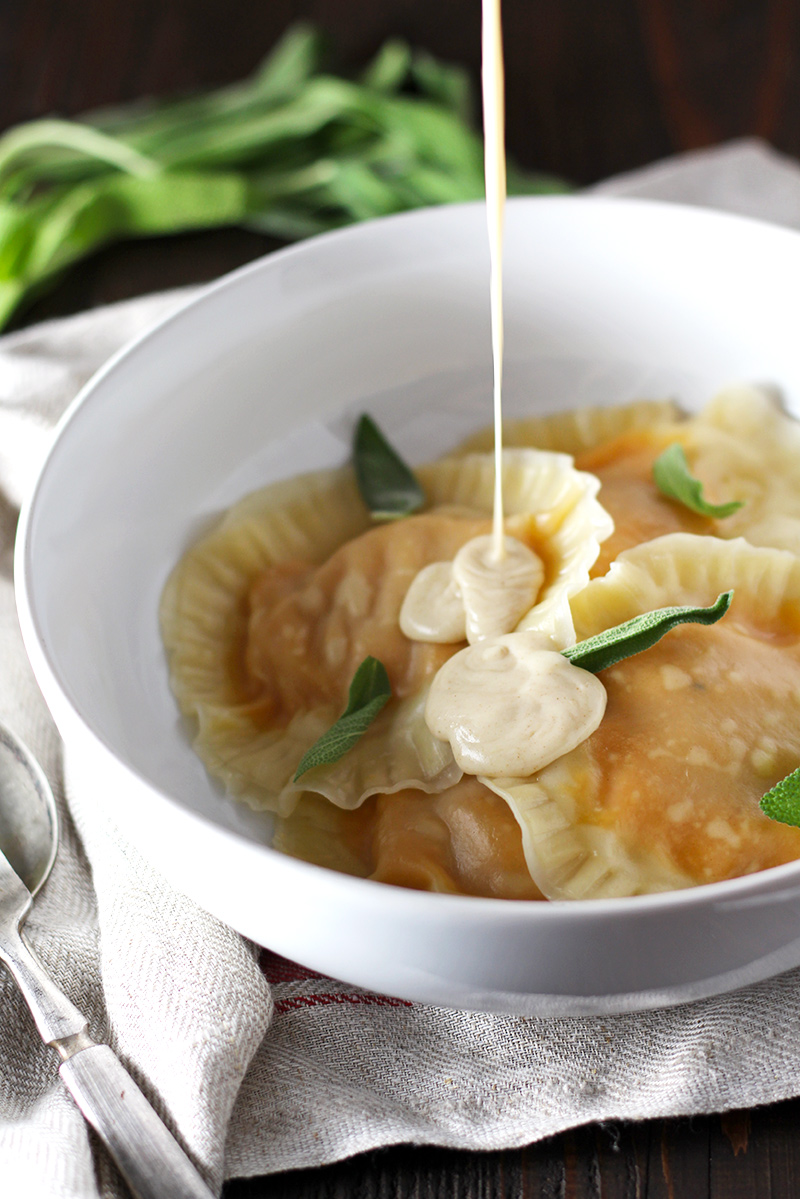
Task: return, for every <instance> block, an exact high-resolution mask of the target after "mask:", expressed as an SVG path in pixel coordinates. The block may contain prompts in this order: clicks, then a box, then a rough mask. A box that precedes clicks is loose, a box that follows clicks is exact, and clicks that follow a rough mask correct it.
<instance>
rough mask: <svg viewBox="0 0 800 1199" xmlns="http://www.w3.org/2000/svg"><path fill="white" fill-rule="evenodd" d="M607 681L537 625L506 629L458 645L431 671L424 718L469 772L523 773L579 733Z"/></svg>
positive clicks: (581, 737) (601, 701)
mask: <svg viewBox="0 0 800 1199" xmlns="http://www.w3.org/2000/svg"><path fill="white" fill-rule="evenodd" d="M605 709H606V689H605V687H604V686H603V684H602V683H601V682H600V680H599V679H598V678H597V677H596V676H595V675H593V674H590V673H589V672H588V671H586V670H581V669H579V668H578V667H577V666H573V665H572V663H571V662H569V661H568V660H567V659H566V658H565V657H564V655H563V654H560V653H558V652H557V651H555V650H550V649H543V648H542V635H541V634H540V633H511V634H509V635H508V636H505V637H495V638H492V639H491V640H490V641H484V642H481V643H480V644H479V645H474V646H470V647H469V648H468V649H463V650H460V651H459V653H457V654H455V655H454V656H453V657H452V658H450V659H449V660H448V661H447V662H446V663H445V664H444V666H442V667H441V669H440V670H439V671H438V673H437V674H436V676H435V678H434V680H433V682H432V684H431V689H430V692H429V694H428V701H427V705H426V709H425V720H426V723H427V725H428V728H429V729H430V730H431V732H432V733H433V735H434V737H438V738H440V740H442V741H449V742H450V746H451V748H452V751H453V756H454V758H455V760H456V762H457V763H458V765H459V766H460V767H461V769H462V770H463V771H464V772H465V773H467V774H477V775H488V776H489V777H497V776H501V775H512V776H516V777H527V776H528V775H531V774H535V773H536V771H537V770H541V769H542V768H543V767H544V766H548V765H549V764H550V763H551V762H553V761H555V759H556V758H560V757H561V756H562V755H563V754H565V753H568V752H569V751H570V750H571V749H574V748H575V746H576V745H580V743H581V742H582V741H585V740H586V738H587V737H589V736H590V735H591V734H592V733H593V732H594V731H595V729H596V728H597V727H598V726H599V724H600V721H601V720H602V719H603V714H604V712H605Z"/></svg>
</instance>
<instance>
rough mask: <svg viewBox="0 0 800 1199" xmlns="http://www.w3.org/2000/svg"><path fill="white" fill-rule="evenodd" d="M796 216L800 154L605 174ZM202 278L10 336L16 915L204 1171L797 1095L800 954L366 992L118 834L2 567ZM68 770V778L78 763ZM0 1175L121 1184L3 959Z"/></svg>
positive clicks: (525, 1137) (4, 598) (3, 403)
mask: <svg viewBox="0 0 800 1199" xmlns="http://www.w3.org/2000/svg"><path fill="white" fill-rule="evenodd" d="M593 190H594V191H596V192H598V193H606V194H620V195H642V196H652V197H655V198H663V199H668V200H679V201H684V202H689V203H696V204H704V205H707V206H712V207H720V208H726V209H729V210H731V211H735V212H745V213H747V214H749V215H755V216H762V217H764V218H766V219H772V220H777V221H780V222H782V223H784V224H787V225H792V226H794V227H800V168H798V166H797V165H796V164H794V163H793V162H791V161H789V160H788V159H785V158H782V157H781V156H780V155H778V154H776V153H775V152H774V151H772V150H770V149H769V148H768V147H766V146H764V145H762V144H760V143H757V142H752V141H746V142H740V143H732V144H730V145H728V146H724V147H719V148H716V149H714V150H711V151H706V152H698V153H695V154H692V155H686V156H682V157H680V158H678V159H674V160H669V161H668V162H666V163H662V164H656V165H655V166H654V167H651V168H647V169H645V170H643V171H639V172H634V173H632V174H630V175H626V176H624V177H621V178H619V179H618V180H612V181H608V182H606V183H604V184H602V185H600V186H598V187H597V188H595V189H593ZM191 294H193V293H192V292H191V291H188V292H180V293H170V294H167V295H163V296H151V297H147V298H145V299H142V300H135V301H131V302H127V303H124V304H119V305H115V306H114V307H111V308H107V309H101V310H97V311H95V312H90V313H86V314H83V315H81V316H79V317H74V318H70V319H67V320H63V321H54V322H50V323H48V324H45V325H41V326H39V327H37V328H34V329H30V330H24V331H22V332H20V333H16V334H13V335H11V336H8V337H5V338H2V339H0V434H1V435H0V651H1V652H2V660H3V664H4V669H3V674H2V679H1V680H0V719H2V720H3V721H5V722H6V723H7V724H8V725H10V726H11V727H12V728H13V729H14V730H15V731H16V732H18V733H19V734H20V735H21V736H22V737H23V739H24V740H25V741H26V742H27V743H28V744H29V746H30V747H31V749H32V750H33V752H34V753H35V754H36V756H37V757H38V758H39V760H40V761H41V762H42V764H43V766H44V768H45V770H46V772H47V774H48V775H49V777H50V779H51V781H52V783H53V786H54V789H55V791H56V794H57V797H58V801H59V805H60V809H61V814H62V842H61V848H60V852H59V856H58V860H57V863H56V866H55V868H54V871H53V874H52V876H51V878H50V880H49V882H48V883H47V885H46V887H45V888H44V890H43V892H42V894H41V896H40V897H39V898H37V901H36V904H35V906H34V910H33V913H32V915H31V916H30V918H29V920H28V924H27V929H28V934H29V937H30V939H31V941H32V942H33V943H34V945H35V946H36V948H37V950H38V951H39V953H40V954H41V956H42V958H43V959H44V961H45V963H46V965H47V966H48V967H49V969H50V970H51V971H52V974H53V976H54V978H55V979H56V980H57V981H58V983H59V984H60V985H61V986H62V987H63V989H64V990H65V991H66V992H67V994H68V995H69V997H70V998H71V999H72V1001H73V1002H74V1003H75V1004H76V1005H77V1006H78V1007H79V1008H80V1009H81V1010H82V1011H84V1012H85V1013H86V1015H87V1017H88V1019H89V1021H90V1028H91V1031H92V1033H93V1035H95V1036H96V1037H97V1038H99V1039H105V1040H108V1042H109V1043H110V1044H111V1045H112V1047H113V1048H114V1049H115V1051H116V1052H117V1053H118V1054H119V1056H120V1057H121V1058H122V1060H123V1061H124V1062H125V1064H126V1065H127V1066H128V1068H129V1069H130V1070H131V1072H132V1073H133V1074H134V1076H135V1077H136V1079H137V1081H138V1082H139V1084H140V1085H141V1086H142V1088H143V1090H145V1092H146V1093H147V1094H148V1096H149V1097H150V1098H151V1100H152V1102H153V1103H154V1105H155V1106H156V1108H157V1109H158V1110H159V1112H160V1113H161V1114H162V1115H163V1117H164V1119H165V1120H166V1121H167V1123H168V1124H169V1125H170V1127H171V1128H172V1129H173V1131H174V1132H175V1133H176V1135H177V1136H178V1137H179V1139H180V1140H181V1141H182V1143H183V1144H184V1146H185V1148H186V1149H187V1151H188V1152H189V1153H190V1154H191V1155H192V1156H193V1158H194V1160H195V1161H196V1162H197V1164H198V1166H199V1167H200V1169H201V1170H202V1171H203V1172H204V1174H205V1175H206V1177H207V1178H208V1180H209V1182H210V1184H211V1185H212V1186H213V1187H215V1188H217V1189H218V1188H219V1187H220V1186H221V1184H222V1181H223V1179H224V1178H226V1177H235V1176H244V1175H253V1174H261V1173H268V1172H271V1171H277V1170H284V1169H290V1168H298V1167H308V1166H316V1165H320V1164H323V1163H326V1162H331V1161H334V1160H337V1159H340V1158H342V1157H345V1156H349V1155H351V1154H353V1153H357V1152H360V1151H363V1150H366V1149H370V1148H374V1147H376V1146H379V1145H388V1144H393V1143H398V1142H412V1143H417V1144H421V1143H436V1144H441V1145H447V1146H452V1147H464V1148H471V1149H497V1148H502V1147H510V1146H515V1145H522V1144H526V1143H529V1142H531V1141H534V1140H536V1139H538V1138H540V1137H544V1136H548V1135H551V1134H553V1133H556V1132H558V1131H560V1130H563V1129H565V1128H568V1127H571V1126H575V1125H578V1124H581V1123H585V1122H587V1121H592V1120H608V1119H640V1118H644V1117H653V1116H667V1115H678V1114H690V1113H700V1112H709V1111H721V1110H724V1109H726V1108H733V1107H745V1106H751V1105H754V1104H759V1103H767V1102H771V1101H774V1100H778V1099H783V1098H786V1097H788V1096H790V1095H794V1094H797V1093H799V1092H800V1072H798V1069H797V1065H796V1063H797V1060H798V1054H799V1053H800V1032H799V1031H798V1030H800V971H793V972H790V973H788V974H785V975H782V976H780V977H779V978H776V979H773V980H770V981H768V982H764V983H761V984H759V985H757V986H754V987H750V988H748V989H746V990H743V991H740V992H738V993H736V994H735V995H727V996H722V997H720V998H717V999H710V1000H705V1001H703V1002H700V1003H696V1004H691V1005H686V1006H684V1007H679V1008H675V1009H670V1010H667V1011H661V1012H652V1013H641V1014H633V1015H625V1016H618V1017H613V1018H605V1019H602V1020H601V1019H598V1018H585V1019H574V1018H571V1019H560V1020H552V1019H550V1020H547V1019H534V1018H525V1019H523V1018H520V1017H503V1016H493V1015H480V1014H474V1013H472V1014H470V1013H463V1012H454V1011H449V1010H445V1009H441V1008H433V1007H426V1006H424V1005H419V1004H409V1003H406V1002H404V1001H400V1000H396V999H391V998H388V997H385V996H379V995H371V994H369V993H367V992H363V991H360V990H359V989H358V988H355V987H351V986H348V985H345V984H342V983H338V982H334V981H333V980H331V979H327V978H322V977H320V976H319V975H316V974H314V973H313V972H310V971H308V970H304V969H303V968H302V967H299V966H295V965H294V964H292V963H289V962H285V961H284V960H282V959H280V958H277V957H275V956H274V955H272V954H270V953H268V952H267V951H259V950H257V949H256V948H254V947H253V946H251V945H249V944H248V943H247V942H245V941H244V940H243V939H242V938H241V937H239V936H238V935H237V934H236V933H234V932H233V931H232V930H230V929H229V928H227V927H225V926H224V925H223V924H221V923H220V922H219V921H218V920H215V919H214V918H213V917H212V916H210V915H208V914H207V913H205V912H203V911H202V910H201V909H199V908H198V907H196V906H195V905H194V904H193V903H192V902H191V901H189V900H188V899H186V898H185V897H183V896H181V895H179V894H177V893H176V892H175V891H173V890H172V889H171V888H170V887H169V886H168V884H167V883H166V882H165V881H164V880H163V879H162V878H161V877H160V876H159V875H158V874H157V873H156V872H155V871H154V870H152V869H151V867H150V866H149V865H148V864H147V862H146V861H144V860H143V858H142V857H141V856H140V854H139V853H138V851H137V850H135V849H134V848H133V847H132V846H131V845H130V844H128V843H126V842H125V840H124V839H123V838H122V837H121V836H120V834H119V832H118V831H117V830H116V829H115V828H114V826H113V824H112V823H111V821H110V820H109V818H108V814H107V812H106V810H105V809H103V808H101V807H100V806H99V805H98V803H97V801H96V799H94V798H90V796H92V797H93V789H92V788H91V787H90V786H88V785H86V782H85V779H86V775H85V771H86V770H87V769H88V767H87V766H86V764H85V763H83V762H81V761H73V760H72V759H71V758H70V757H69V756H67V759H66V765H65V764H64V762H63V761H62V747H61V745H60V741H59V738H58V735H57V733H56V730H55V728H54V726H53V723H52V721H51V719H50V716H49V714H48V712H47V710H46V708H45V705H44V703H43V701H42V699H41V696H40V694H39V692H38V689H37V687H36V684H35V682H34V680H33V677H32V674H31V672H30V668H29V666H28V663H27V660H26V657H25V654H24V650H23V648H22V644H21V640H20V636H19V630H18V626H17V623H16V614H15V609H14V598H13V589H12V581H11V577H12V576H11V572H12V550H13V537H14V528H15V523H16V515H17V510H18V507H19V504H20V502H21V501H22V499H23V498H24V496H25V495H26V494H27V493H28V491H29V489H30V488H31V486H32V485H33V481H34V479H35V477H36V473H37V471H38V468H39V465H40V463H41V460H42V458H43V456H44V453H45V452H46V449H47V447H48V445H49V444H50V441H51V438H52V435H53V432H52V431H53V427H54V424H55V422H56V421H57V419H58V418H59V416H60V415H61V413H62V412H63V410H64V408H65V407H66V406H67V404H68V403H69V402H70V401H71V399H72V398H73V397H74V395H75V393H76V392H77V391H78V389H79V387H80V386H81V385H82V383H83V382H84V381H85V380H86V379H87V378H88V377H89V376H90V375H91V374H92V373H93V372H94V370H95V369H97V368H98V367H99V366H101V365H102V363H103V362H104V361H105V360H106V359H107V358H108V357H109V356H110V355H111V354H112V353H113V352H115V351H116V350H117V349H118V348H119V347H120V346H122V345H124V344H125V343H126V342H127V341H128V340H129V339H130V338H131V337H133V336H135V335H136V334H137V333H139V332H140V331H142V330H144V329H146V328H147V327H148V326H149V325H151V324H152V323H153V322H154V321H156V320H158V319H159V318H160V317H161V316H163V315H165V314H166V313H167V312H169V311H170V310H172V309H173V308H174V307H175V306H176V305H178V304H181V303H183V302H184V300H185V299H186V298H187V296H189V295H191ZM65 779H66V782H65ZM0 1178H2V1180H3V1184H4V1188H5V1190H6V1191H7V1193H8V1194H24V1195H25V1196H26V1197H27V1199H101V1197H102V1199H122V1197H123V1196H124V1195H125V1194H126V1190H125V1187H124V1185H123V1184H122V1182H121V1181H120V1179H119V1177H118V1175H117V1174H116V1171H115V1170H114V1169H113V1167H112V1166H110V1164H109V1162H108V1160H107V1158H106V1156H105V1154H104V1153H103V1151H102V1150H100V1149H98V1148H97V1145H96V1142H95V1141H94V1140H93V1139H90V1137H89V1135H88V1134H87V1130H86V1127H85V1125H84V1122H83V1120H82V1117H81V1116H80V1114H79V1113H78V1111H77V1109H76V1108H75V1106H74V1105H73V1103H72V1101H71V1099H70V1098H69V1096H68V1095H67V1093H66V1091H65V1090H64V1088H63V1086H62V1085H61V1082H60V1079H59V1077H58V1073H57V1061H56V1059H55V1055H54V1054H53V1052H52V1051H51V1050H49V1049H47V1048H46V1047H44V1046H43V1045H41V1043H40V1042H39V1041H38V1038H37V1035H36V1033H35V1030H34V1028H33V1024H32V1022H31V1020H30V1017H29V1015H28V1013H27V1009H26V1008H25V1006H24V1004H23V1002H22V1000H21V998H20V997H19V995H18V993H17V991H16V988H15V986H14V984H13V982H12V981H11V979H10V977H9V976H8V975H7V973H6V972H5V971H4V970H2V969H0Z"/></svg>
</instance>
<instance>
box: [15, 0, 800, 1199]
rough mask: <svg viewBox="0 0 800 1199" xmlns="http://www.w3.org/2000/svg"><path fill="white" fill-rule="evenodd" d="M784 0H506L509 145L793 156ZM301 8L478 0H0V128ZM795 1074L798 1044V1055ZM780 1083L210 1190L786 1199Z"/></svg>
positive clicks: (161, 274) (88, 298)
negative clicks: (736, 142)
mask: <svg viewBox="0 0 800 1199" xmlns="http://www.w3.org/2000/svg"><path fill="white" fill-rule="evenodd" d="M799 10H800V0H798V3H794V2H792V0H504V28H505V38H506V72H507V109H508V145H509V150H510V152H511V153H512V154H513V155H514V156H515V157H516V159H517V160H518V162H519V163H520V164H521V165H523V166H526V167H530V168H538V169H541V170H547V171H551V172H555V173H557V174H559V175H562V176H564V177H566V178H567V179H569V180H570V181H572V182H573V183H575V184H578V185H580V184H586V183H591V182H594V181H595V180H598V179H601V178H604V177H605V176H607V175H609V174H613V173H615V172H618V171H623V170H628V169H631V168H634V167H637V166H641V165H643V164H644V163H647V162H650V161H652V160H654V159H656V158H660V157H664V156H665V155H668V154H671V153H675V152H678V151H682V150H689V149H695V148H698V147H702V146H708V145H712V144H714V143H717V142H720V141H724V140H727V139H729V138H734V137H740V136H743V135H755V136H759V137H762V138H765V139H767V140H768V141H769V142H771V143H772V145H774V146H775V147H777V148H778V149H780V150H783V151H784V152H786V153H788V154H792V155H795V156H800V11H799ZM300 17H304V18H310V19H311V20H313V21H315V22H316V23H317V24H319V25H320V26H321V27H322V28H323V29H325V30H327V31H328V33H329V34H330V37H331V42H332V49H333V52H334V61H335V62H336V63H337V65H338V66H340V67H342V68H345V69H349V68H353V69H355V68H358V67H359V66H361V65H363V64H364V62H365V61H366V60H367V59H368V58H369V57H370V56H371V55H372V54H373V53H374V51H375V50H376V49H377V47H378V46H379V45H380V43H381V42H382V41H383V40H384V39H385V38H387V37H389V36H400V37H404V38H406V39H407V40H408V41H410V42H411V43H412V44H414V45H416V46H420V47H425V48H426V49H428V50H430V51H431V52H433V53H434V54H436V55H438V56H440V57H441V58H444V59H449V60H452V61H457V62H461V63H464V64H466V65H468V66H469V67H470V68H471V70H472V72H473V74H474V77H475V80H476V82H477V75H478V65H479V58H480V45H479V24H480V12H479V0H305V2H304V0H258V2H256V0H0V129H4V128H6V127H7V126H10V125H12V124H15V123H17V122H19V121H23V120H28V119H30V118H32V117H37V116H44V115H48V114H59V115H64V116H72V115H77V114H78V113H81V112H84V111H86V110H87V109H91V108H92V107H95V106H99V105H105V104H113V103H119V102H122V101H125V100H131V99H135V98H137V97H140V96H143V95H163V94H166V93H172V92H177V91H187V90H192V89H194V88H198V87H205V86H212V85H216V84H220V83H225V82H228V81H230V80H233V79H237V78H239V77H241V76H243V75H245V74H246V73H247V72H249V71H250V70H252V69H253V67H255V66H256V64H257V63H258V62H259V60H260V59H261V58H262V57H263V55H264V54H265V53H266V52H267V51H268V50H269V48H270V47H271V46H272V45H273V44H274V42H275V41H276V40H277V38H278V37H279V36H280V34H281V33H282V32H283V31H284V29H285V28H286V27H287V26H288V25H289V24H290V23H291V22H292V21H294V20H297V19H298V18H300ZM272 245H273V243H270V242H269V241H268V239H266V238H262V237H259V236H257V235H256V234H251V233H246V232H243V231H236V230H226V231H220V232H215V233H207V234H197V235H187V236H181V237H178V238H173V239H170V240H169V241H151V242H141V243H137V244H134V245H130V246H115V247H110V248H109V249H107V250H104V251H102V252H101V253H100V254H98V255H96V256H95V257H94V258H92V259H91V260H90V261H88V262H86V263H84V264H81V265H80V266H79V267H78V268H76V269H75V270H74V271H72V272H71V273H70V274H69V276H68V277H67V278H66V279H65V280H64V281H62V282H61V283H60V284H59V286H58V288H57V289H56V291H55V292H54V293H52V294H51V295H50V296H48V297H46V298H45V299H42V300H40V301H39V302H37V304H35V305H34V306H33V307H32V308H30V309H28V310H27V311H25V312H24V313H23V314H22V315H21V316H20V317H18V318H17V324H22V323H29V322H31V321H33V320H37V319H41V318H42V317H45V316H52V315H60V314H62V313H67V312H73V311H77V310H80V309H82V308H85V307H87V306H91V305H93V304H98V303H104V302H108V301H110V300H115V299H121V298H123V297H126V296H131V295H136V294H139V293H141V292H145V291H149V290H155V289H159V288H164V287H171V286H176V285H179V284H184V283H191V282H196V281H200V280H205V279H210V278H213V277H215V276H216V275H219V274H221V273H222V272H223V271H226V270H229V269H231V268H233V267H235V266H237V265H239V264H240V263H242V262H245V261H247V260H248V259H250V258H253V257H255V256H257V255H259V254H261V253H264V252H265V251H266V250H268V249H270V248H272ZM798 1089H799V1090H800V1063H798ZM799 1116H800V1102H798V1101H791V1102H788V1103H783V1104H776V1105H774V1106H773V1107H769V1108H764V1109H761V1110H758V1111H755V1112H737V1113H729V1114H728V1115H725V1116H722V1117H720V1116H712V1117H708V1118H703V1119H695V1120H664V1121H652V1122H649V1123H643V1124H629V1125H623V1126H619V1125H611V1126H602V1127H601V1126H593V1127H589V1128H586V1129H579V1130H576V1131H574V1132H570V1133H567V1134H565V1135H564V1136H561V1137H557V1138H554V1139H552V1140H551V1141H548V1142H545V1143H543V1144H539V1145H535V1146H532V1147H530V1148H528V1149H523V1150H509V1151H507V1152H503V1153H495V1154H468V1153H454V1152H452V1151H446V1150H438V1149H409V1148H396V1149H390V1150H386V1151H383V1152H379V1153H374V1154H369V1155H366V1156H364V1157H361V1158H357V1159H355V1160H354V1161H353V1162H347V1163H342V1164H339V1165H335V1166H331V1167H328V1168H327V1169H324V1170H316V1171H308V1172H301V1173H298V1174H292V1175H284V1176H281V1177H278V1178H274V1179H270V1180H262V1181H258V1180H256V1181H253V1182H241V1183H235V1184H232V1185H231V1186H229V1187H228V1188H227V1190H226V1199H265V1197H266V1196H270V1197H273V1196H274V1197H281V1199H323V1197H328V1196H330V1197H331V1199H334V1197H336V1199H339V1197H342V1199H344V1197H348V1199H349V1197H356V1199H372V1197H375V1199H378V1197H381V1199H411V1197H414V1199H500V1197H501V1196H514V1197H516V1196H520V1197H521V1196H526V1197H529V1199H539V1197H541V1199H600V1197H601V1196H602V1199H744V1197H745V1196H747V1197H748V1199H753V1197H757V1199H797V1197H798V1196H800V1131H798V1130H799V1129H800V1120H799V1119H798V1117H799Z"/></svg>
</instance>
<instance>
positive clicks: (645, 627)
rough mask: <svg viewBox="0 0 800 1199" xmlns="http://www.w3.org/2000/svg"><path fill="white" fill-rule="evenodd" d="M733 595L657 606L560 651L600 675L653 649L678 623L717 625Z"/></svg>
mask: <svg viewBox="0 0 800 1199" xmlns="http://www.w3.org/2000/svg"><path fill="white" fill-rule="evenodd" d="M732 598H733V592H732V591H723V593H722V594H721V595H719V596H717V599H716V601H715V602H714V603H713V604H712V605H711V607H710V608H692V607H683V608H657V609H656V610H655V611H654V612H645V613H644V615H642V616H634V618H633V620H626V621H625V623H624V624H618V625H616V627H615V628H613V629H605V630H604V631H603V632H602V633H598V634H597V636H596V637H589V638H587V640H586V641H579V642H578V644H577V645H571V646H570V647H569V648H568V649H562V651H561V652H562V654H563V655H564V657H565V658H568V659H569V660H570V662H571V663H572V664H573V666H580V667H581V669H583V670H590V671H591V672H592V674H597V673H598V671H600V670H605V669H606V668H607V667H609V666H614V665H615V663H617V662H622V661H623V659H625V658H632V657H633V655H634V654H640V653H642V651H643V650H646V649H650V648H651V646H653V645H655V644H656V642H657V641H660V640H661V638H662V637H663V636H664V634H665V633H668V632H669V631H670V629H674V628H675V627H676V626H677V625H679V624H716V623H717V621H718V620H720V619H721V618H722V617H723V616H724V615H725V613H726V612H727V611H728V608H729V607H730V606H731V599H732Z"/></svg>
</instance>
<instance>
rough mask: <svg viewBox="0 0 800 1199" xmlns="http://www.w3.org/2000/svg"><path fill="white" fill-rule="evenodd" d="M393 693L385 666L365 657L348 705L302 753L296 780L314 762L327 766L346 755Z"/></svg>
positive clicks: (349, 695) (352, 686)
mask: <svg viewBox="0 0 800 1199" xmlns="http://www.w3.org/2000/svg"><path fill="white" fill-rule="evenodd" d="M391 695H392V687H391V684H390V682H389V676H388V675H387V673H386V667H385V666H384V665H383V663H382V662H379V661H378V659H377V658H372V657H369V658H365V659H364V661H363V662H362V663H361V665H360V666H359V668H358V670H357V671H356V673H355V674H354V675H353V681H352V683H351V684H350V691H349V693H348V698H347V707H346V708H345V710H344V712H343V713H342V715H341V716H340V717H339V719H338V720H337V721H336V723H335V724H333V725H331V727H330V728H329V729H328V731H327V732H326V733H323V734H322V736H321V737H319V738H318V739H317V740H316V741H315V742H314V744H313V745H312V746H311V748H310V749H307V750H306V752H305V753H304V754H303V756H302V758H301V759H300V763H299V765H298V767H297V772H296V773H295V776H294V781H295V782H297V780H298V779H299V778H300V777H301V775H304V774H305V773H306V772H307V771H309V770H313V769H314V767H315V766H328V765H330V763H332V762H338V761H339V759H340V758H343V757H344V755H345V754H346V753H347V751H348V750H349V749H352V747H353V746H354V745H355V744H356V742H357V741H358V740H359V739H360V738H361V737H362V736H363V735H364V733H365V732H366V731H367V729H368V728H369V726H370V725H371V724H372V722H373V720H374V719H375V717H376V716H377V715H378V713H379V712H380V711H381V709H382V708H383V707H385V706H386V704H387V703H388V702H389V700H390V699H391Z"/></svg>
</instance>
